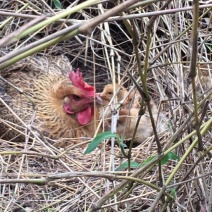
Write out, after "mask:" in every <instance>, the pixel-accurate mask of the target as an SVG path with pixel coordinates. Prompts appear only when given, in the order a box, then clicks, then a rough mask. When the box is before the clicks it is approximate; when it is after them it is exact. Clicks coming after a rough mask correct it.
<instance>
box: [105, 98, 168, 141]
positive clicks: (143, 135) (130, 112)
mask: <svg viewBox="0 0 212 212" xmlns="http://www.w3.org/2000/svg"><path fill="white" fill-rule="evenodd" d="M139 110H140V108H136V107H134V108H130V109H120V110H119V117H118V120H117V127H116V133H117V134H118V135H120V136H123V137H124V138H125V139H131V138H132V137H133V133H134V130H135V127H136V123H137V120H138V117H139ZM151 111H152V114H153V119H154V121H155V123H156V121H157V118H158V119H159V120H158V122H157V127H156V128H157V131H158V132H164V131H166V130H167V126H166V123H165V119H164V117H162V116H159V117H158V110H157V107H156V105H155V103H154V102H153V101H151ZM110 128H111V126H110V121H108V122H107V123H106V129H107V130H110ZM152 135H153V129H152V124H151V120H150V116H149V112H147V111H146V112H145V113H144V114H143V115H142V116H141V118H140V121H139V124H138V128H137V131H136V134H135V138H134V142H135V143H137V144H140V143H142V142H143V141H144V140H146V139H147V138H148V137H150V136H152Z"/></svg>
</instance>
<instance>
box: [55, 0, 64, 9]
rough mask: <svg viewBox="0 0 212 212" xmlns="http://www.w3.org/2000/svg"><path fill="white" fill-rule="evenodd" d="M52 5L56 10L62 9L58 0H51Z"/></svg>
mask: <svg viewBox="0 0 212 212" xmlns="http://www.w3.org/2000/svg"><path fill="white" fill-rule="evenodd" d="M53 3H54V6H55V7H56V8H57V9H62V4H61V2H60V0H53Z"/></svg>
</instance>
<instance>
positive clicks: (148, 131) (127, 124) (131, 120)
mask: <svg viewBox="0 0 212 212" xmlns="http://www.w3.org/2000/svg"><path fill="white" fill-rule="evenodd" d="M138 112H139V109H138V108H131V109H130V110H127V109H121V110H120V111H119V119H118V123H117V128H116V133H117V134H119V135H120V136H124V138H125V139H129V138H132V136H133V132H134V129H135V126H136V122H137V119H138ZM152 134H153V131H152V125H151V121H150V118H149V116H148V114H147V113H145V114H144V115H143V116H141V119H140V122H139V125H138V128H137V132H136V135H135V139H134V141H135V143H141V142H142V141H144V140H145V139H146V138H148V137H149V136H151V135H152Z"/></svg>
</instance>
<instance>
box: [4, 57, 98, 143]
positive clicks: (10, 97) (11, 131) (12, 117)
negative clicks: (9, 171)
mask: <svg viewBox="0 0 212 212" xmlns="http://www.w3.org/2000/svg"><path fill="white" fill-rule="evenodd" d="M59 59H61V57H59ZM61 60H63V59H61ZM55 61H58V58H51V59H48V58H45V59H44V57H42V58H41V57H40V58H33V59H30V60H27V61H26V64H25V65H24V66H25V67H24V68H22V69H20V66H18V65H17V66H16V69H17V68H18V70H15V69H13V70H11V69H10V70H7V71H4V79H6V80H7V81H8V82H9V83H10V84H8V83H7V82H5V80H3V79H2V80H1V81H0V85H1V86H0V88H2V89H1V90H0V95H1V102H0V137H1V138H4V139H16V140H17V139H19V140H20V138H22V136H23V134H24V132H25V130H26V126H29V125H31V126H33V129H36V132H39V133H40V134H41V135H43V136H46V137H48V138H51V139H54V140H57V139H61V138H68V142H73V141H76V142H77V141H81V140H82V138H92V137H93V136H94V134H95V129H96V128H95V124H96V123H95V121H97V120H98V112H97V113H95V106H94V100H95V99H96V100H97V101H96V102H97V103H99V101H100V98H99V97H98V95H97V94H96V93H95V88H94V87H93V86H90V85H88V84H87V83H85V82H84V81H83V78H82V74H81V73H80V71H79V69H78V70H77V71H76V73H75V72H74V71H70V73H69V75H68V72H69V70H70V66H68V65H67V66H63V67H62V68H60V67H61V66H62V63H63V64H64V61H63V62H61V63H60V62H58V63H57V62H55ZM40 63H41V64H40ZM39 64H40V66H39ZM22 66H23V63H22ZM42 66H43V67H42ZM63 68H65V70H64V69H63ZM61 69H63V71H61ZM59 72H60V73H59ZM11 84H12V85H13V86H11ZM14 86H15V87H16V88H18V89H21V91H23V92H22V93H20V92H19V91H17V90H16V89H15V87H14ZM12 113H13V114H12ZM33 114H35V117H34V116H33ZM17 117H20V119H21V120H22V121H21V120H18V118H17ZM23 123H25V125H24V124H23ZM21 135H22V136H21Z"/></svg>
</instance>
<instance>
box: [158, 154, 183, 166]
mask: <svg viewBox="0 0 212 212" xmlns="http://www.w3.org/2000/svg"><path fill="white" fill-rule="evenodd" d="M169 160H179V157H178V156H177V155H176V154H175V153H173V152H169V153H168V154H167V155H165V156H164V157H163V159H162V160H161V165H164V164H166V163H167V162H168V161H169Z"/></svg>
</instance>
